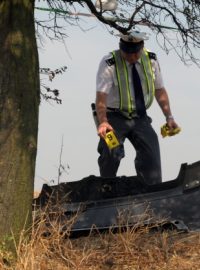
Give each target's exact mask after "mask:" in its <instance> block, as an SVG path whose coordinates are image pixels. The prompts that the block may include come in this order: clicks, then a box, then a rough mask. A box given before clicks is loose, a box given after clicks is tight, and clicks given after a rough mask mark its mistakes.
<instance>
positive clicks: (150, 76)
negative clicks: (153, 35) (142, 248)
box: [112, 49, 155, 117]
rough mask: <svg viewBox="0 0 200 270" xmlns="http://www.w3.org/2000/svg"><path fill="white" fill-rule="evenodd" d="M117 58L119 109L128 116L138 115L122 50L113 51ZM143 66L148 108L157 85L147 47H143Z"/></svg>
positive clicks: (145, 97)
mask: <svg viewBox="0 0 200 270" xmlns="http://www.w3.org/2000/svg"><path fill="white" fill-rule="evenodd" d="M112 55H113V57H114V59H115V69H116V78H117V80H116V83H117V85H115V86H116V88H118V89H119V98H120V105H119V109H120V111H121V112H122V113H124V114H125V115H126V116H127V117H129V116H130V117H131V116H133V115H136V108H135V102H134V97H133V98H132V96H131V91H130V85H129V78H128V70H127V65H126V62H125V60H124V59H123V58H122V56H121V54H120V50H116V51H113V52H112ZM141 66H142V69H143V72H144V76H143V79H141V85H142V90H143V95H144V102H145V107H146V109H148V108H149V107H150V106H151V104H152V102H153V99H154V94H155V86H154V80H155V78H154V73H153V70H152V65H151V60H150V58H149V54H148V52H147V50H146V49H143V52H142V56H141Z"/></svg>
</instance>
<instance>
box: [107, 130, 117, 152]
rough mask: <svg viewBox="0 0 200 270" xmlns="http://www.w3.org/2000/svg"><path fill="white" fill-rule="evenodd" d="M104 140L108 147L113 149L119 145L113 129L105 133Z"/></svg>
mask: <svg viewBox="0 0 200 270" xmlns="http://www.w3.org/2000/svg"><path fill="white" fill-rule="evenodd" d="M105 142H106V144H107V146H108V148H109V149H113V148H115V147H117V146H118V145H119V141H118V139H117V137H116V136H115V134H114V132H113V131H109V132H107V133H106V137H105Z"/></svg>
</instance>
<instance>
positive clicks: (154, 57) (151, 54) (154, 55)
mask: <svg viewBox="0 0 200 270" xmlns="http://www.w3.org/2000/svg"><path fill="white" fill-rule="evenodd" d="M148 55H149V58H150V59H153V60H157V56H156V54H155V53H153V52H148Z"/></svg>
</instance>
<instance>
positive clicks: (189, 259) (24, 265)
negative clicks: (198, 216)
mask: <svg viewBox="0 0 200 270" xmlns="http://www.w3.org/2000/svg"><path fill="white" fill-rule="evenodd" d="M58 220H59V219H57V221H55V220H54V221H53V222H51V224H50V226H48V227H47V226H46V216H45V215H43V214H42V217H41V218H40V221H39V222H38V223H37V225H35V226H34V227H33V228H32V238H31V241H29V242H28V243H26V241H25V240H24V237H23V236H22V237H21V242H20V243H19V246H18V247H17V248H16V249H17V261H16V263H15V264H12V263H11V264H10V263H9V261H10V258H9V254H6V253H5V252H3V251H2V250H0V269H2V270H8V269H9V270H11V269H12V270H161V269H162V270H164V269H165V270H176V269H180V270H200V233H178V232H177V231H163V232H160V231H158V230H152V228H150V227H145V228H140V229H138V228H136V227H135V228H127V230H126V231H124V232H122V231H121V232H118V233H113V232H112V231H109V232H107V233H105V232H104V233H98V232H94V233H91V234H90V235H88V236H84V237H83V236H82V237H79V238H73V239H72V238H70V237H68V236H66V235H62V234H61V233H60V226H61V225H60V221H58ZM47 231H49V234H48V235H47V234H46V232H47Z"/></svg>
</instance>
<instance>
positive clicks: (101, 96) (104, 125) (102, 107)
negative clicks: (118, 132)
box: [96, 92, 113, 138]
mask: <svg viewBox="0 0 200 270" xmlns="http://www.w3.org/2000/svg"><path fill="white" fill-rule="evenodd" d="M106 100H107V94H106V93H101V92H97V93H96V111H97V118H98V122H99V126H98V129H97V132H98V135H99V136H101V137H102V138H104V137H105V136H106V132H108V131H111V130H113V128H112V126H111V125H110V124H109V123H108V119H107V114H106Z"/></svg>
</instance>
